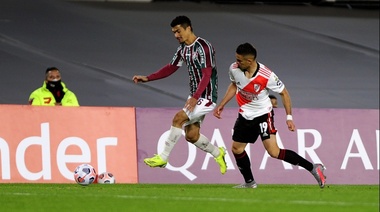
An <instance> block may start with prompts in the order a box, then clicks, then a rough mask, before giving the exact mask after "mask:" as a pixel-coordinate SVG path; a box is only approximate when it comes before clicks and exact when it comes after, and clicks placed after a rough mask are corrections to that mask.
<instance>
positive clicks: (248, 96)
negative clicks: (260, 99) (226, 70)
mask: <svg viewBox="0 0 380 212" xmlns="http://www.w3.org/2000/svg"><path fill="white" fill-rule="evenodd" d="M239 94H240V96H241V97H242V98H244V99H245V100H248V101H253V100H254V99H257V95H256V94H254V93H251V92H249V91H245V90H243V89H241V90H239Z"/></svg>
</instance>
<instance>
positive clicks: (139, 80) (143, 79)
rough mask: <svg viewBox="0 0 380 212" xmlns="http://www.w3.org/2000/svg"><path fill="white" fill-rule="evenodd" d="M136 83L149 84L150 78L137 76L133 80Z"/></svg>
mask: <svg viewBox="0 0 380 212" xmlns="http://www.w3.org/2000/svg"><path fill="white" fill-rule="evenodd" d="M132 80H133V82H134V83H136V84H137V83H139V82H148V77H146V76H141V75H135V76H133V78H132Z"/></svg>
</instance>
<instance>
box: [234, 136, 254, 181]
mask: <svg viewBox="0 0 380 212" xmlns="http://www.w3.org/2000/svg"><path fill="white" fill-rule="evenodd" d="M246 146H247V143H240V142H236V141H233V142H232V153H233V154H234V157H235V161H236V165H237V167H238V168H239V171H240V173H241V174H242V175H243V178H244V183H243V184H240V185H237V186H234V187H233V188H257V184H256V182H255V179H254V177H253V174H252V170H251V162H250V159H249V157H248V154H247V152H246V151H245V147H246Z"/></svg>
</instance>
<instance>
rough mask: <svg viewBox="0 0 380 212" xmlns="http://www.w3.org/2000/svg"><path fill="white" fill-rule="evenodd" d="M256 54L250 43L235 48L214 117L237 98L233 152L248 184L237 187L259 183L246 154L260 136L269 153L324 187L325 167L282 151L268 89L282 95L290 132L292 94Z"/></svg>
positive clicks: (250, 186) (293, 128) (255, 185)
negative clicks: (228, 81) (297, 167)
mask: <svg viewBox="0 0 380 212" xmlns="http://www.w3.org/2000/svg"><path fill="white" fill-rule="evenodd" d="M256 56H257V51H256V49H255V48H254V47H253V46H252V45H251V44H249V43H244V44H241V45H239V46H238V47H237V49H236V62H234V63H232V65H231V66H230V69H229V76H230V80H231V83H230V85H229V87H228V89H227V91H226V93H225V96H224V97H223V99H222V101H221V102H220V103H219V105H218V106H217V107H216V108H215V110H214V116H215V117H217V118H221V113H222V111H223V108H224V106H225V105H226V104H227V103H228V102H229V101H230V100H231V99H232V98H233V97H234V96H236V100H237V103H238V105H239V115H238V118H237V119H236V122H235V126H234V128H233V129H234V132H233V135H232V140H233V143H232V153H233V154H234V157H235V160H236V164H237V166H238V167H239V170H240V172H241V174H242V175H243V177H244V180H245V182H244V183H243V184H240V185H237V186H234V188H256V187H257V184H256V182H255V179H254V177H253V174H252V171H251V163H250V159H249V157H248V155H247V153H246V151H245V147H246V146H247V144H248V143H252V144H253V143H255V142H256V140H257V138H258V136H260V137H261V140H262V143H263V145H264V147H265V149H266V151H267V152H268V154H269V155H270V156H271V157H273V158H277V159H279V160H283V161H286V162H288V163H290V164H293V165H298V166H302V167H303V168H305V169H306V170H308V171H309V172H310V173H311V174H312V175H313V176H314V177H315V179H316V180H317V181H318V184H319V186H320V187H321V188H323V187H324V186H325V179H326V177H325V176H324V173H323V172H324V170H325V167H324V166H323V165H322V164H312V163H311V162H309V161H308V160H306V159H305V158H303V157H301V156H300V155H298V154H297V153H296V152H294V151H292V150H288V149H280V148H279V147H278V145H277V141H276V133H277V129H276V128H275V127H274V116H273V115H274V113H273V105H272V103H271V101H270V98H269V90H272V91H273V92H276V93H279V94H280V96H281V99H282V103H283V105H284V107H285V111H286V114H287V116H286V124H287V126H288V129H289V130H290V131H294V130H295V125H294V122H293V118H292V105H291V100H290V95H289V92H288V91H287V89H286V88H285V85H284V84H283V83H282V82H281V80H280V79H279V78H278V77H277V76H276V74H275V73H274V72H272V71H271V70H270V69H269V68H268V67H266V66H265V65H263V64H261V63H259V62H257V61H256Z"/></svg>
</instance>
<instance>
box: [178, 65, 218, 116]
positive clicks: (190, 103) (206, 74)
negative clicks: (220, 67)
mask: <svg viewBox="0 0 380 212" xmlns="http://www.w3.org/2000/svg"><path fill="white" fill-rule="evenodd" d="M211 73H212V68H211V67H207V68H203V69H202V79H201V81H200V82H199V84H198V88H197V90H196V91H195V93H194V94H193V96H192V97H191V98H189V99H188V100H187V101H186V104H185V108H187V109H188V110H190V111H193V110H194V108H195V105H196V104H197V102H198V99H199V98H200V97H201V95H202V93H203V92H204V91H205V89H206V87H207V86H208V84H209V83H210V78H211Z"/></svg>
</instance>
